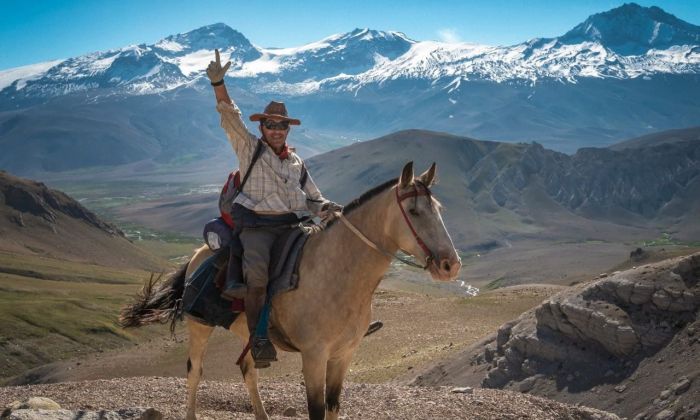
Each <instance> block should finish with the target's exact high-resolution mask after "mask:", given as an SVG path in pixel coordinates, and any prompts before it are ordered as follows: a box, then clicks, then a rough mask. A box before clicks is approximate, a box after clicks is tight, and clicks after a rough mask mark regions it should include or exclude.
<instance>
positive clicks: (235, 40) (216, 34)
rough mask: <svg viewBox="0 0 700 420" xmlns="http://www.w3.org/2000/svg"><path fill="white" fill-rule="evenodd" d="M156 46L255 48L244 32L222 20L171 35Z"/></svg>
mask: <svg viewBox="0 0 700 420" xmlns="http://www.w3.org/2000/svg"><path fill="white" fill-rule="evenodd" d="M155 46H156V47H158V48H161V49H165V50H170V51H198V50H213V49H215V48H218V49H225V48H226V47H234V48H235V49H239V50H243V51H252V50H255V47H254V46H253V45H252V44H251V43H250V41H249V40H248V38H246V37H245V36H244V35H243V34H242V33H240V32H238V31H237V30H235V29H233V28H231V27H230V26H228V25H226V24H225V23H220V22H219V23H214V24H211V25H206V26H202V27H201V28H197V29H193V30H191V31H189V32H185V33H184V34H177V35H170V36H168V37H166V38H163V39H162V40H160V41H159V42H158V43H156V44H155ZM254 55H255V54H254ZM256 56H257V55H256Z"/></svg>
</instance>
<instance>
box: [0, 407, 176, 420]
mask: <svg viewBox="0 0 700 420" xmlns="http://www.w3.org/2000/svg"><path fill="white" fill-rule="evenodd" d="M3 414H4V413H3ZM3 419H7V420H75V419H80V420H162V419H163V413H161V412H160V411H158V410H156V409H154V408H148V409H143V408H125V409H121V410H117V411H107V410H101V411H84V410H63V409H53V410H45V409H18V410H13V411H12V412H10V413H9V414H8V415H7V416H3Z"/></svg>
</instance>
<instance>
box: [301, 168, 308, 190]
mask: <svg viewBox="0 0 700 420" xmlns="http://www.w3.org/2000/svg"><path fill="white" fill-rule="evenodd" d="M308 179H309V171H307V170H306V165H305V164H304V162H302V163H301V177H300V178H299V188H301V189H302V190H303V189H304V186H305V185H306V180H308Z"/></svg>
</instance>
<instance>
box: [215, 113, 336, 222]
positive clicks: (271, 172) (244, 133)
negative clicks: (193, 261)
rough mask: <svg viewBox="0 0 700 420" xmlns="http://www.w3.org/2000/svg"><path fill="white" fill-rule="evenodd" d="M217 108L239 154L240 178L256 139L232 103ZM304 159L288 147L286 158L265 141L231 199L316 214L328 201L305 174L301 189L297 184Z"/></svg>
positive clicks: (266, 209) (263, 208)
mask: <svg viewBox="0 0 700 420" xmlns="http://www.w3.org/2000/svg"><path fill="white" fill-rule="evenodd" d="M216 110H217V111H219V113H220V114H221V127H222V128H223V129H224V131H226V135H227V136H228V140H229V142H230V143H231V146H233V150H234V151H235V152H236V156H238V162H239V165H240V170H241V179H242V177H243V175H244V174H245V173H246V171H248V167H249V166H250V162H251V160H252V158H253V152H254V151H255V147H256V145H257V142H258V139H257V138H256V137H255V136H254V135H253V134H252V133H250V132H249V131H248V129H247V128H246V126H245V123H244V122H243V119H242V118H241V111H240V110H239V109H238V107H237V106H236V105H235V104H229V103H226V102H223V101H222V102H219V103H218V105H217V106H216ZM302 164H303V161H302V160H301V158H300V157H299V155H297V154H296V153H294V152H292V151H290V152H289V156H288V157H287V158H286V159H280V158H279V156H277V155H276V154H275V152H274V151H273V150H272V148H270V146H268V145H267V144H266V143H265V145H264V149H263V152H262V153H261V154H260V157H259V158H258V161H257V162H256V163H255V165H254V166H253V171H252V172H251V173H250V176H249V177H248V181H246V184H245V185H244V186H243V191H241V192H240V193H239V194H238V196H237V197H236V199H235V200H234V203H238V204H241V205H242V206H244V207H246V208H248V209H250V210H253V211H255V212H256V213H261V214H280V213H291V212H293V213H296V214H297V216H305V215H308V213H309V212H311V213H313V214H315V215H319V213H321V207H322V205H323V204H325V203H326V202H327V200H326V199H325V198H323V196H322V195H321V192H320V191H319V190H318V187H316V184H315V183H314V181H313V179H311V175H308V178H307V180H306V184H305V185H304V189H301V188H300V185H299V180H300V179H301V168H302Z"/></svg>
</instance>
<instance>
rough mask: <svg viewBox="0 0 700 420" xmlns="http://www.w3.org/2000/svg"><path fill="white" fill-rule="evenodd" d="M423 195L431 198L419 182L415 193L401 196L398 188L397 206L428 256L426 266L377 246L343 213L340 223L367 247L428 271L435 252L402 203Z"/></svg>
mask: <svg viewBox="0 0 700 420" xmlns="http://www.w3.org/2000/svg"><path fill="white" fill-rule="evenodd" d="M418 184H420V185H421V186H422V187H423V188H422V189H421V190H419V189H418V186H417V185H418ZM421 195H425V196H428V198H430V190H428V187H426V186H425V185H424V184H423V183H421V182H419V181H416V182H414V184H413V191H409V192H407V193H404V194H400V195H399V187H398V186H397V187H396V204H398V206H399V209H401V215H402V216H403V219H404V220H405V221H406V224H407V225H408V228H409V229H410V230H411V233H412V234H413V237H414V238H415V239H416V242H418V246H420V248H421V250H423V252H424V253H425V255H426V260H425V265H420V264H416V263H414V262H413V261H411V260H407V259H405V258H401V257H399V256H397V255H395V254H392V253H391V252H389V251H387V250H385V249H383V248H381V247H380V246H379V245H377V244H376V243H374V242H373V241H372V240H371V239H369V238H368V237H367V236H365V234H363V233H362V232H360V230H359V229H357V228H356V227H355V226H353V224H352V223H350V221H349V220H348V219H347V218H346V217H345V216H344V215H343V214H342V213H337V214H338V217H339V218H340V221H341V222H343V224H345V226H347V228H348V229H350V231H352V233H354V234H355V235H357V237H359V238H360V239H362V241H363V242H364V243H366V244H367V245H369V246H370V247H371V248H373V249H375V250H377V251H379V252H380V253H382V254H384V255H386V256H387V257H389V258H394V259H397V260H399V261H401V262H402V263H404V264H407V265H410V266H411V267H416V268H421V269H423V270H426V269H427V268H428V267H429V266H430V263H431V262H432V261H433V260H434V259H435V256H434V254H433V252H432V251H430V248H428V246H427V245H426V244H425V242H424V241H423V239H421V237H420V236H419V235H418V232H416V229H415V228H414V227H413V224H412V223H411V219H409V218H408V215H407V214H406V210H404V208H403V206H402V205H401V202H402V201H404V200H406V199H408V198H412V197H413V198H415V199H418V197H419V196H421Z"/></svg>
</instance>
